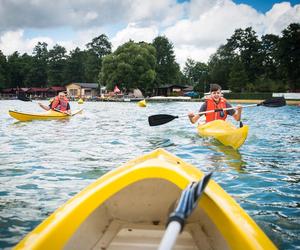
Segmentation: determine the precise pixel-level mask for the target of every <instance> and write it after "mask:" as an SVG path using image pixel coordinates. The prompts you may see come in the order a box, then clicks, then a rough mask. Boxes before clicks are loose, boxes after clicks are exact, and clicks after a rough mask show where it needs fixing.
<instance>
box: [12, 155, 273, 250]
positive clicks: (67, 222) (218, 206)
mask: <svg viewBox="0 0 300 250" xmlns="http://www.w3.org/2000/svg"><path fill="white" fill-rule="evenodd" d="M99 164H101V163H99ZM199 166H201V164H200V163H199ZM203 176H204V174H203V173H202V172H201V171H200V170H199V168H197V167H194V166H192V165H190V164H188V163H186V162H184V161H183V160H182V159H180V158H179V157H176V156H174V155H172V154H170V153H168V152H167V151H165V150H163V149H157V150H155V151H153V152H151V153H149V154H146V155H144V156H140V157H138V158H136V159H134V160H131V161H129V162H128V163H126V164H124V165H123V166H121V167H119V168H116V169H114V170H112V171H110V172H108V173H106V174H105V175H103V176H102V177H100V178H99V179H98V180H96V181H95V182H94V183H92V184H90V185H89V186H88V187H87V188H85V189H84V190H83V191H81V192H80V193H78V194H77V195H75V196H74V197H73V198H72V199H70V200H69V201H68V202H67V203H66V204H65V205H63V206H61V207H60V208H59V209H57V210H56V211H55V212H54V213H53V214H52V215H50V216H49V217H48V218H47V219H46V220H45V221H44V222H42V223H41V224H40V225H39V226H38V227H36V228H35V229H34V230H33V231H32V232H31V233H29V234H28V235H27V236H26V237H25V238H24V239H23V240H22V241H21V242H20V243H19V244H18V245H17V246H16V247H15V249H77V250H80V249H157V247H158V245H159V243H160V241H161V239H162V236H163V234H164V232H165V226H166V223H167V220H168V217H169V214H170V211H172V208H173V207H174V204H175V202H176V201H177V200H178V199H179V197H180V195H181V192H182V190H183V189H185V188H186V187H187V186H188V184H190V183H191V182H193V181H199V180H200V179H202V177H203ZM175 249H245V250H248V249H276V247H275V246H274V244H273V243H272V241H271V240H270V239H269V238H268V237H267V236H266V235H265V233H264V232H263V231H262V230H261V229H260V228H259V226H258V225H257V224H256V223H255V222H254V221H253V220H252V219H251V217H250V216H249V215H248V214H247V213H246V212H245V211H244V210H243V209H242V208H241V207H240V206H239V205H238V204H237V203H236V202H235V201H234V199H233V198H232V197H230V196H229V195H228V194H227V193H226V192H225V191H224V190H223V189H222V188H221V187H220V186H219V185H218V184H217V183H216V182H214V181H213V180H211V181H210V182H209V183H208V185H207V187H206V189H205V193H204V195H203V197H202V198H201V199H200V202H199V204H198V205H196V208H195V210H194V212H193V214H192V215H191V216H190V217H189V218H188V219H187V220H186V223H185V227H184V229H183V232H182V234H181V235H180V236H179V237H178V239H177V241H176V246H175Z"/></svg>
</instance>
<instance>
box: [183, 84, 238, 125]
mask: <svg viewBox="0 0 300 250" xmlns="http://www.w3.org/2000/svg"><path fill="white" fill-rule="evenodd" d="M225 108H232V106H231V104H230V103H228V102H227V100H226V99H225V98H223V97H222V93H221V86H220V85H218V84H211V86H210V97H208V98H207V99H206V100H205V102H204V103H203V104H202V106H201V107H200V110H199V112H205V111H209V110H215V109H225ZM241 114H242V106H241V105H237V106H236V109H230V110H222V111H219V112H212V113H207V114H205V117H206V122H211V121H214V120H226V118H227V115H231V116H233V118H234V119H235V120H237V121H239V120H240V119H241ZM188 116H189V119H190V121H191V123H193V124H194V123H195V122H197V121H198V119H199V118H200V116H201V115H199V114H194V113H193V112H189V113H188Z"/></svg>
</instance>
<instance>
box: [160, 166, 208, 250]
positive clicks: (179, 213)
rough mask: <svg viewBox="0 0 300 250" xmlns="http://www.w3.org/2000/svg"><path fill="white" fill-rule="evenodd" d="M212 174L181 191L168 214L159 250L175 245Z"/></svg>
mask: <svg viewBox="0 0 300 250" xmlns="http://www.w3.org/2000/svg"><path fill="white" fill-rule="evenodd" d="M211 176H212V172H210V173H209V174H207V175H205V176H204V177H203V179H202V180H200V181H199V182H192V183H191V184H189V185H188V187H187V188H186V189H185V190H183V191H182V193H181V196H180V199H179V202H178V205H177V207H176V209H175V210H174V212H173V213H171V214H170V216H169V220H168V222H167V230H166V232H165V234H164V236H163V239H162V241H161V243H160V246H159V248H158V249H159V250H167V249H172V248H173V246H174V245H175V243H176V239H177V236H178V234H179V233H180V232H182V230H183V228H184V224H185V220H186V219H187V218H188V217H189V216H190V214H191V213H192V212H193V210H194V209H195V208H196V207H197V205H198V201H199V199H200V197H201V195H202V194H203V192H204V189H205V187H206V186H207V184H208V182H209V180H210V178H211Z"/></svg>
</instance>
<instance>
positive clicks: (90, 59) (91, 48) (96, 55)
mask: <svg viewBox="0 0 300 250" xmlns="http://www.w3.org/2000/svg"><path fill="white" fill-rule="evenodd" d="M86 47H87V49H88V50H87V51H85V60H84V61H85V63H84V68H85V69H84V71H85V76H84V78H85V79H86V81H87V82H98V75H99V72H100V71H101V67H102V60H103V57H104V56H106V55H109V54H111V47H112V46H111V43H110V42H109V40H108V37H107V36H106V35H105V34H101V35H100V36H98V37H95V38H93V40H92V41H91V42H90V43H88V44H86Z"/></svg>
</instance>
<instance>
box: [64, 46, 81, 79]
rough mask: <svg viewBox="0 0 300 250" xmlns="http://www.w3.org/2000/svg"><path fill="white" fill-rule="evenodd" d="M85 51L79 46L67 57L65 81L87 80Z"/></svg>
mask: <svg viewBox="0 0 300 250" xmlns="http://www.w3.org/2000/svg"><path fill="white" fill-rule="evenodd" d="M84 57H85V55H84V52H83V51H81V50H80V49H79V48H78V47H77V48H76V49H75V50H72V51H71V52H70V56H69V57H67V61H66V66H65V72H64V79H65V83H70V82H85V78H84Z"/></svg>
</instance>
